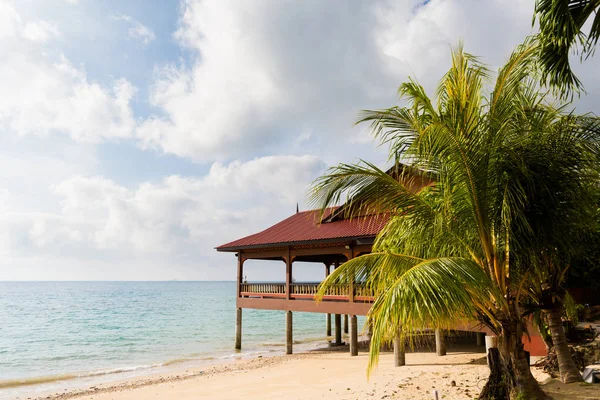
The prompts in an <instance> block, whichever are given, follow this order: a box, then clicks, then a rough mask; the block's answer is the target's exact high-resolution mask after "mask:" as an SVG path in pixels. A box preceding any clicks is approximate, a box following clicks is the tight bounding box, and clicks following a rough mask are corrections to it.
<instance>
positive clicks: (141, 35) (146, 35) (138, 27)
mask: <svg viewBox="0 0 600 400" xmlns="http://www.w3.org/2000/svg"><path fill="white" fill-rule="evenodd" d="M111 18H112V19H113V20H115V21H125V22H126V23H127V24H128V25H129V29H128V30H127V36H128V37H129V39H134V40H139V41H140V42H141V43H142V44H143V45H144V46H146V45H148V44H149V43H150V42H152V41H153V40H154V39H156V36H155V35H154V32H153V31H152V30H151V29H150V28H148V27H147V26H146V25H144V24H142V23H141V22H140V21H138V20H137V19H135V18H133V17H130V16H129V15H123V14H121V15H113V16H112V17H111Z"/></svg>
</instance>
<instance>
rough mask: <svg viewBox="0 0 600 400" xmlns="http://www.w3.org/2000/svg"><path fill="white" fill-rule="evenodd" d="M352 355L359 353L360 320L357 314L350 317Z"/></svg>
mask: <svg viewBox="0 0 600 400" xmlns="http://www.w3.org/2000/svg"><path fill="white" fill-rule="evenodd" d="M350 355H351V356H357V355H358V322H357V319H356V315H352V316H351V317H350Z"/></svg>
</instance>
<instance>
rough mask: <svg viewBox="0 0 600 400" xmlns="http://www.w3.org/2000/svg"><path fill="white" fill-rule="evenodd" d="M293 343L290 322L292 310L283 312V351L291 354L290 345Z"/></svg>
mask: <svg viewBox="0 0 600 400" xmlns="http://www.w3.org/2000/svg"><path fill="white" fill-rule="evenodd" d="M293 344H294V335H293V324H292V312H291V311H286V312H285V353H286V354H292V347H293Z"/></svg>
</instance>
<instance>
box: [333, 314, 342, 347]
mask: <svg viewBox="0 0 600 400" xmlns="http://www.w3.org/2000/svg"><path fill="white" fill-rule="evenodd" d="M334 318H335V344H337V345H340V344H342V316H341V315H340V314H335V317H334Z"/></svg>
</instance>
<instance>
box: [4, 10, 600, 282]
mask: <svg viewBox="0 0 600 400" xmlns="http://www.w3.org/2000/svg"><path fill="white" fill-rule="evenodd" d="M532 12H533V1H525V0H523V1H516V0H513V1H508V0H506V1H503V0H431V1H422V0H421V1H417V0H404V1H403V0H398V1H392V0H380V1H367V0H365V1H361V0H355V1H347V0H345V1H338V0H328V1H322V0H304V1H286V0H268V1H267V0H253V1H243V0H238V1H227V0H215V1H208V0H207V1H196V0H182V1H179V2H176V1H159V0H153V1H151V0H127V1H123V0H113V1H111V0H105V1H95V0H15V1H11V0H0V48H2V50H3V51H2V52H0V280H172V279H178V280H234V279H235V276H236V260H235V257H234V256H233V255H232V254H229V253H225V254H223V253H217V252H216V251H215V250H214V247H216V246H218V245H220V244H223V243H226V242H229V241H232V240H234V239H237V238H240V237H243V236H246V235H249V234H252V233H255V232H258V231H260V230H262V229H265V228H267V227H269V226H270V225H272V224H274V223H276V222H278V221H280V220H281V219H283V218H285V217H287V216H289V215H291V214H292V213H294V212H295V210H296V204H297V203H298V204H299V206H300V209H306V208H307V207H308V205H307V192H308V190H309V187H310V183H311V182H312V181H313V180H314V179H315V178H317V177H318V176H319V175H321V174H322V173H323V172H324V171H325V170H326V169H327V168H328V167H330V166H333V165H336V164H337V163H339V162H355V161H357V160H359V159H365V160H368V161H371V162H374V163H375V164H377V165H380V166H382V167H384V166H385V165H386V163H387V158H386V154H387V153H386V150H387V149H386V148H382V147H378V146H377V144H376V143H375V142H374V141H373V139H372V137H371V136H370V134H369V132H368V129H367V127H366V126H355V125H354V122H355V121H356V119H357V116H358V114H359V111H360V110H363V109H376V108H383V107H390V106H393V105H396V104H400V105H401V104H402V103H401V101H400V100H399V99H398V97H397V88H398V86H399V85H400V84H401V83H402V82H403V81H405V80H406V79H407V78H408V77H413V78H415V79H417V80H418V81H419V82H420V83H421V84H422V85H423V86H424V87H425V89H426V90H427V91H428V92H429V93H433V90H434V88H435V85H436V82H437V81H438V80H439V79H440V78H441V76H442V74H443V73H444V72H445V70H447V68H448V67H449V63H450V49H451V48H452V47H453V46H456V45H457V44H458V43H459V41H460V40H462V41H463V42H464V46H465V49H466V50H467V51H468V52H470V53H472V54H475V55H477V56H480V57H481V60H482V61H483V62H485V63H487V64H488V65H489V66H490V67H491V68H492V69H497V68H498V67H499V66H500V65H502V63H503V62H504V61H505V60H506V59H507V57H508V55H509V54H510V52H511V51H512V50H513V48H514V47H515V46H516V45H517V44H519V43H520V42H522V41H523V39H524V38H525V37H526V36H527V35H528V34H531V33H533V32H534V31H535V27H532ZM574 60H575V61H574V62H575V63H576V66H575V69H576V71H577V72H578V74H579V77H580V78H581V79H582V81H583V83H584V85H585V88H586V90H587V94H586V95H585V96H582V97H581V98H580V99H578V100H577V101H576V104H575V105H576V107H577V110H578V112H591V111H596V112H598V107H600V80H598V79H597V71H599V70H600V68H599V67H600V56H598V57H596V58H591V59H589V60H587V61H586V62H585V63H583V64H579V62H578V60H577V59H576V58H575V59H574ZM245 271H246V273H247V275H248V279H250V280H267V279H268V280H273V279H275V280H277V279H283V278H284V275H285V266H284V264H283V263H279V262H269V263H265V262H263V263H261V262H257V261H251V262H247V263H246V265H245ZM294 274H295V278H296V279H297V280H306V279H310V280H313V279H316V278H320V277H321V276H322V274H323V266H322V265H302V266H301V267H297V268H295V269H294Z"/></svg>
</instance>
